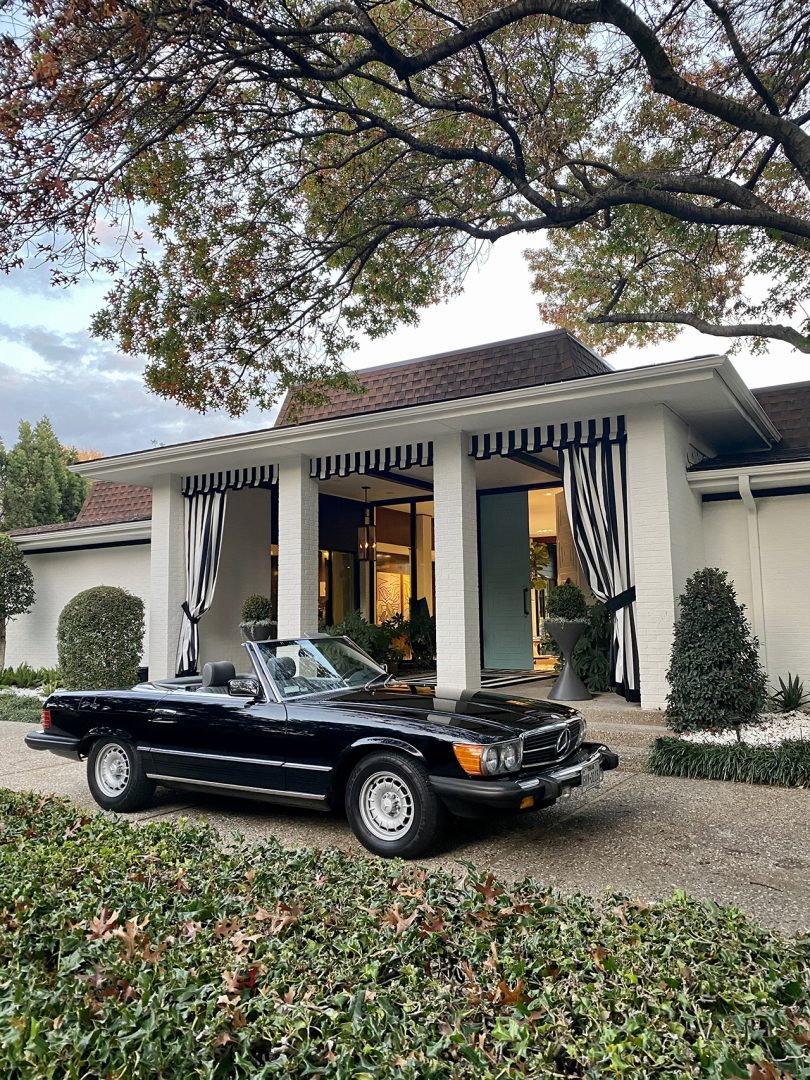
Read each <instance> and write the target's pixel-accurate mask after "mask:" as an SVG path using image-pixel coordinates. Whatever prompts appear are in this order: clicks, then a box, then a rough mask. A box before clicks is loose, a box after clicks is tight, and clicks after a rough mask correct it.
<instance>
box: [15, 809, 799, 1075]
mask: <svg viewBox="0 0 810 1080" xmlns="http://www.w3.org/2000/svg"><path fill="white" fill-rule="evenodd" d="M808 962H810V943H808V941H807V940H805V939H802V940H791V939H788V938H783V937H780V936H779V935H777V934H775V933H771V932H769V931H767V930H764V929H762V928H761V927H759V926H757V925H756V924H754V923H753V922H751V921H750V920H749V919H748V918H746V917H745V916H744V915H742V914H741V913H740V912H738V911H735V910H732V909H723V908H720V907H717V906H716V905H714V904H711V903H705V902H698V901H695V900H691V899H688V898H686V897H685V896H683V895H680V894H676V895H675V896H674V897H673V898H672V899H670V900H667V901H665V902H663V903H660V904H655V905H652V906H648V905H645V904H643V903H636V902H633V901H629V900H626V899H623V898H621V897H611V898H606V899H605V900H604V901H602V902H597V901H594V900H591V899H586V898H584V897H574V898H571V899H561V898H560V897H558V896H556V895H553V894H551V893H549V891H548V890H547V889H545V888H544V887H542V886H541V885H539V884H538V883H537V882H534V881H531V880H526V881H524V882H522V883H520V884H518V885H511V886H509V887H506V886H502V885H499V884H498V883H497V882H495V881H494V880H493V879H492V878H491V877H489V876H483V875H478V874H477V873H476V872H474V871H472V870H471V869H468V870H466V871H461V870H460V871H459V875H457V876H453V875H450V874H448V873H444V872H432V871H431V872H428V871H425V870H423V869H420V868H419V867H417V866H414V865H412V864H402V863H397V862H382V861H378V860H374V859H370V858H366V857H360V856H354V855H351V854H345V853H340V852H336V851H313V850H287V849H284V848H282V847H280V846H279V845H277V844H276V843H274V842H272V841H268V842H263V843H261V844H248V843H247V842H245V841H243V840H241V839H239V838H235V839H234V840H233V841H232V842H230V843H227V844H226V843H224V842H223V841H222V840H221V839H220V838H219V837H218V835H217V834H216V833H215V832H214V831H213V830H211V829H209V828H207V827H203V826H199V825H191V824H189V823H184V822H164V823H153V824H149V825H145V826H138V827H130V826H129V825H127V824H126V823H125V822H124V821H121V820H116V819H115V818H112V817H108V816H104V815H95V816H93V817H89V818H88V817H84V816H81V815H80V812H79V811H78V810H76V809H75V808H73V807H71V806H70V805H69V804H68V803H67V802H65V801H64V800H61V799H56V798H48V797H46V798H39V797H38V796H35V795H29V794H25V795H18V794H12V793H10V792H2V791H0V1076H2V1077H3V1078H4V1080H32V1078H37V1080H38V1078H54V1080H55V1078H60V1080H62V1078H69V1080H79V1078H82V1080H85V1078H102V1077H103V1078H105V1080H140V1078H144V1080H145V1078H147V1077H148V1078H149V1080H180V1078H182V1080H191V1078H202V1077H206V1078H214V1077H217V1078H219V1077H221V1078H223V1080H224V1078H226V1077H228V1078H231V1077H236V1078H242V1077H244V1078H248V1077H249V1078H251V1080H254V1078H255V1080H260V1078H263V1077H271V1076H272V1077H275V1076H284V1077H308V1076H329V1077H336V1078H346V1080H348V1078H352V1080H378V1078H382V1080H385V1078H389V1077H390V1078H394V1077H396V1078H398V1080H410V1078H412V1080H416V1078H422V1077H442V1078H446V1080H462V1078H473V1077H474V1078H496V1077H497V1078H505V1077H515V1078H517V1077H532V1078H541V1077H543V1078H545V1077H594V1078H595V1077H628V1078H632V1080H646V1078H653V1077H654V1078H670V1077H671V1078H675V1077H678V1078H683V1077H717V1078H721V1077H726V1078H728V1077H735V1076H738V1077H745V1078H753V1080H776V1078H778V1077H781V1076H791V1077H810V971H809V970H808Z"/></svg>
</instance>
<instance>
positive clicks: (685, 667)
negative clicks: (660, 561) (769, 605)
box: [667, 568, 767, 734]
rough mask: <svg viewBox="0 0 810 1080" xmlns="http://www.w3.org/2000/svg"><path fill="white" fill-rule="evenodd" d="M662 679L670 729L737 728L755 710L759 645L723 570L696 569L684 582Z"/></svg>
mask: <svg viewBox="0 0 810 1080" xmlns="http://www.w3.org/2000/svg"><path fill="white" fill-rule="evenodd" d="M667 678H668V680H669V685H670V691H669V696H668V697H667V724H668V725H669V726H670V727H671V728H673V729H674V730H675V731H697V730H701V729H706V728H714V729H719V730H722V729H726V728H737V729H739V725H740V724H742V723H746V722H750V721H752V720H755V719H756V718H757V716H758V715H759V713H760V712H761V710H762V708H763V706H764V704H765V697H766V686H767V683H766V676H765V671H764V670H763V668H762V665H761V664H760V662H759V642H758V641H757V639H756V638H755V637H753V636H752V634H751V628H750V626H749V625H748V620H747V619H746V617H745V607H744V605H743V604H740V603H738V601H737V594H736V592H735V590H734V585H733V584H732V582H730V581H729V580H728V574H727V573H726V571H725V570H717V569H711V568H706V569H705V570H698V571H696V572H695V573H694V574H693V575H692V576H691V577H690V578H689V580H688V581H687V583H686V591H685V593H684V594H683V596H681V598H680V615H679V617H678V619H677V621H676V623H675V637H674V640H673V644H672V659H671V661H670V667H669V671H668V672H667ZM738 734H739V730H738Z"/></svg>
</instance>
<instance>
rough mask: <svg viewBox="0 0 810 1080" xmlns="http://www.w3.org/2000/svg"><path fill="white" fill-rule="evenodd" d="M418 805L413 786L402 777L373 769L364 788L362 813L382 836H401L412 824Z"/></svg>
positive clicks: (373, 833) (361, 802) (364, 820)
mask: <svg viewBox="0 0 810 1080" xmlns="http://www.w3.org/2000/svg"><path fill="white" fill-rule="evenodd" d="M414 814H415V807H414V798H413V793H412V792H411V789H410V788H409V787H408V785H407V783H406V782H405V781H404V780H403V779H402V777H400V776H397V775H396V774H394V773H389V772H376V773H372V775H371V776H369V777H368V778H367V779H366V780H365V782H364V783H363V787H362V788H361V790H360V817H361V819H362V821H363V824H364V825H365V827H366V828H367V829H368V831H369V832H370V833H371V834H372V835H373V836H376V837H377V839H378V840H399V839H400V837H402V836H403V835H404V834H405V833H406V832H407V831H408V830H409V829H410V827H411V825H412V824H413V820H414Z"/></svg>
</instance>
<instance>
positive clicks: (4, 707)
mask: <svg viewBox="0 0 810 1080" xmlns="http://www.w3.org/2000/svg"><path fill="white" fill-rule="evenodd" d="M41 716H42V701H41V700H40V699H39V698H38V697H29V696H27V695H23V694H4V693H2V692H0V720H16V721H18V722H19V723H21V724H38V723H39V721H40V718H41Z"/></svg>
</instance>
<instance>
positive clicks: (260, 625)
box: [239, 621, 278, 641]
mask: <svg viewBox="0 0 810 1080" xmlns="http://www.w3.org/2000/svg"><path fill="white" fill-rule="evenodd" d="M239 629H240V630H241V631H242V638H243V640H244V641H267V640H268V639H272V638H274V637H277V636H278V623H275V622H270V621H267V622H254V623H239Z"/></svg>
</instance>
